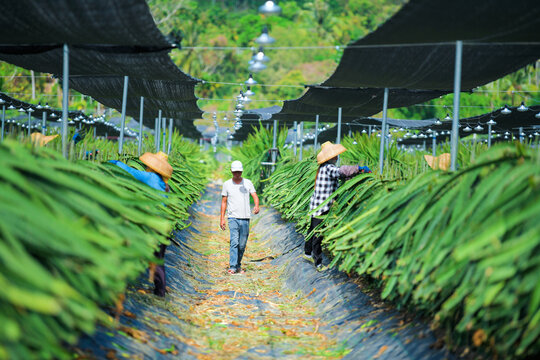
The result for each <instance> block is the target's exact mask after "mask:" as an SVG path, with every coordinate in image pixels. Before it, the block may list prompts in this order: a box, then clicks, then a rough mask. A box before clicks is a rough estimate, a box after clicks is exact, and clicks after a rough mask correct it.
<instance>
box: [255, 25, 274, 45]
mask: <svg viewBox="0 0 540 360" xmlns="http://www.w3.org/2000/svg"><path fill="white" fill-rule="evenodd" d="M275 41H276V40H275V39H274V38H273V37H271V36H270V35H268V27H267V26H265V27H263V29H262V34H261V35H260V36H259V37H258V38H256V39H255V42H256V43H257V44H259V45H269V44H273V43H274V42H275Z"/></svg>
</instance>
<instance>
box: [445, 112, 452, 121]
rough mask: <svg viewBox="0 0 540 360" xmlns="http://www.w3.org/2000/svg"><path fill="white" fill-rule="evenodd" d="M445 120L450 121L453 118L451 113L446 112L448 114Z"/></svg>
mask: <svg viewBox="0 0 540 360" xmlns="http://www.w3.org/2000/svg"><path fill="white" fill-rule="evenodd" d="M444 120H446V121H450V120H452V118H451V117H450V115H449V114H448V113H446V116H445V117H444Z"/></svg>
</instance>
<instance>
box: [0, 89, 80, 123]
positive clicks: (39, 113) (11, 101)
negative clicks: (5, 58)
mask: <svg viewBox="0 0 540 360" xmlns="http://www.w3.org/2000/svg"><path fill="white" fill-rule="evenodd" d="M0 99H2V100H4V101H5V106H6V109H7V108H8V107H9V106H10V105H13V106H14V107H15V108H16V110H19V109H21V108H22V109H24V110H25V111H27V110H28V109H30V108H31V109H32V110H34V111H33V112H32V117H34V118H38V119H42V117H43V113H46V114H47V115H46V116H47V120H49V121H56V120H54V119H55V118H56V119H58V118H61V117H62V109H55V108H48V109H47V108H44V107H43V106H44V105H43V106H42V105H40V106H42V108H41V109H40V108H38V107H37V106H36V105H34V104H30V103H28V102H25V101H21V100H18V99H15V98H13V97H11V96H9V95H7V94H4V93H0ZM6 111H8V110H6ZM11 111H15V109H12V110H11ZM26 114H28V113H26ZM53 114H54V115H53ZM79 116H82V117H84V118H86V117H87V116H86V115H85V114H84V113H83V112H82V111H73V110H71V111H68V118H70V119H75V118H76V117H79Z"/></svg>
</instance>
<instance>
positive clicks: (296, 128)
mask: <svg viewBox="0 0 540 360" xmlns="http://www.w3.org/2000/svg"><path fill="white" fill-rule="evenodd" d="M293 133H294V147H293V154H294V157H295V158H296V143H297V141H298V136H297V135H298V123H297V122H296V121H295V122H294V132H293Z"/></svg>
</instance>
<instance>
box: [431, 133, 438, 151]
mask: <svg viewBox="0 0 540 360" xmlns="http://www.w3.org/2000/svg"><path fill="white" fill-rule="evenodd" d="M431 154H432V155H433V157H435V156H437V135H436V134H435V132H433V135H432V144H431Z"/></svg>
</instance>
